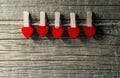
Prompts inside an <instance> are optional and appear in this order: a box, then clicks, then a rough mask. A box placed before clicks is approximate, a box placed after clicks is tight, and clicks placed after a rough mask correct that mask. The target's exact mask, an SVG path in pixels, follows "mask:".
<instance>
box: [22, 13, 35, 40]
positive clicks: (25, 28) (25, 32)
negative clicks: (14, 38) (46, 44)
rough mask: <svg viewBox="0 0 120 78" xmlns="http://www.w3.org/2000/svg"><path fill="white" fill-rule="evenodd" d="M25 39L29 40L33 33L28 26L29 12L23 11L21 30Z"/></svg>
mask: <svg viewBox="0 0 120 78" xmlns="http://www.w3.org/2000/svg"><path fill="white" fill-rule="evenodd" d="M21 31H22V34H23V35H24V37H25V38H27V39H29V38H30V37H31V35H32V33H33V28H32V27H31V26H30V24H29V12H27V11H24V26H23V27H22V29H21Z"/></svg>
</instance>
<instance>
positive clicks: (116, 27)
mask: <svg viewBox="0 0 120 78" xmlns="http://www.w3.org/2000/svg"><path fill="white" fill-rule="evenodd" d="M84 22H85V21H84ZM84 22H79V21H78V25H79V26H83V25H84V24H85V23H84ZM99 22H101V23H99ZM5 23H6V24H5ZM22 24H23V23H22V22H18V21H16V22H15V25H14V24H13V22H5V21H4V22H3V23H2V21H1V24H0V40H1V39H9V40H10V39H24V37H23V35H22V34H21V28H22ZM33 24H35V23H33ZM51 24H53V22H50V23H49V25H50V28H51ZM66 24H67V25H66ZM94 24H95V26H96V27H97V32H96V35H95V39H98V38H100V39H99V40H102V38H103V39H104V42H105V41H106V40H107V39H110V37H111V39H113V38H119V34H120V32H119V31H120V22H119V20H116V21H112V20H111V21H110V20H108V21H104V22H103V21H102V20H100V21H95V23H94ZM37 25H38V23H37ZM63 25H65V26H63V27H64V29H65V30H64V31H65V32H64V35H63V37H62V38H63V39H66V38H69V37H68V34H67V27H68V26H69V22H64V23H63ZM52 26H53V25H52ZM33 27H34V28H36V25H34V26H33ZM80 28H81V30H82V27H80ZM10 30H11V31H10ZM34 31H35V32H34V34H33V36H32V39H33V40H41V38H40V37H39V35H38V34H37V32H36V29H34ZM79 37H80V38H84V39H85V37H84V36H83V31H81V35H80V36H79ZM46 39H53V40H54V38H53V37H52V35H51V32H49V34H48V36H47V37H46V38H44V40H46ZM105 39H106V40H105ZM107 41H108V40H107ZM107 41H106V42H107Z"/></svg>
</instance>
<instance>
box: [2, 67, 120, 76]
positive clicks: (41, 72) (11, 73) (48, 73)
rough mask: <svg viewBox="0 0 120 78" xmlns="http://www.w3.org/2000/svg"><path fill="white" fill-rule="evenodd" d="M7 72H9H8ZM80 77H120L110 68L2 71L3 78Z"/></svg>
mask: <svg viewBox="0 0 120 78" xmlns="http://www.w3.org/2000/svg"><path fill="white" fill-rule="evenodd" d="M6 72H8V73H7V74H6ZM10 76H11V77H12V78H21V77H24V78H28V77H29V78H37V77H41V78H53V77H54V78H78V77H82V78H83V77H85V78H87V77H89V78H93V77H98V78H99V77H100V78H104V77H106V78H107V77H109V78H113V77H115V78H117V77H119V72H114V71H109V70H104V71H103V70H64V71H63V70H26V69H23V70H17V72H16V71H14V70H13V69H12V68H11V70H8V71H2V74H1V76H0V77H2V78H9V77H10Z"/></svg>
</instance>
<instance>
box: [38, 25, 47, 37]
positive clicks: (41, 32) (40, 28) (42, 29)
mask: <svg viewBox="0 0 120 78" xmlns="http://www.w3.org/2000/svg"><path fill="white" fill-rule="evenodd" d="M48 30H49V28H48V26H38V27H37V32H38V34H39V35H40V36H41V37H45V36H46V35H47V33H48Z"/></svg>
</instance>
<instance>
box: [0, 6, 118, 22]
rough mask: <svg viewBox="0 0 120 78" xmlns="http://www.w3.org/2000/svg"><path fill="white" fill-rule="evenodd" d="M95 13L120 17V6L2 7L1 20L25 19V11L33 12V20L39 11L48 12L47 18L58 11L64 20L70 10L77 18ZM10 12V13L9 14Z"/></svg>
mask: <svg viewBox="0 0 120 78" xmlns="http://www.w3.org/2000/svg"><path fill="white" fill-rule="evenodd" d="M89 10H90V11H92V12H93V13H94V15H93V16H94V17H93V18H94V20H96V19H108V20H109V19H114V20H115V19H120V14H119V12H120V6H46V5H43V6H42V5H41V6H40V7H39V6H38V7H37V6H36V7H9V6H3V7H0V20H23V11H29V12H30V13H31V17H32V20H39V12H40V11H45V12H46V13H47V20H53V19H54V12H56V11H58V12H61V14H62V18H61V19H62V20H69V19H70V16H69V13H70V12H75V13H76V15H77V16H78V17H77V19H86V11H89ZM8 13H9V14H8Z"/></svg>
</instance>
